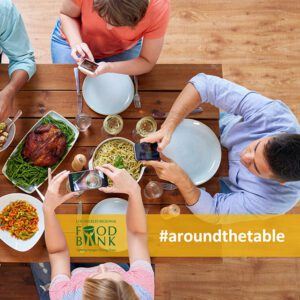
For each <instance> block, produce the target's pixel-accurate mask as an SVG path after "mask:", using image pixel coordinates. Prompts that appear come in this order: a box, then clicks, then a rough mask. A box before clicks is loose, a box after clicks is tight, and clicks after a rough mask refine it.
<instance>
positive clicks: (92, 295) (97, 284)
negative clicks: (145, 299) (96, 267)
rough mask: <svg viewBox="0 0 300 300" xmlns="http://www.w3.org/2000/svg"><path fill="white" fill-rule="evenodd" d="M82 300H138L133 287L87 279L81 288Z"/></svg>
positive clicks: (120, 283) (104, 280)
mask: <svg viewBox="0 0 300 300" xmlns="http://www.w3.org/2000/svg"><path fill="white" fill-rule="evenodd" d="M82 299H83V300H95V299H103V300H139V298H138V296H137V295H136V293H135V291H134V289H133V287H132V286H131V285H130V284H128V283H127V282H125V281H123V280H122V281H115V280H111V279H94V278H87V279H86V280H85V282H84V286H83V297H82Z"/></svg>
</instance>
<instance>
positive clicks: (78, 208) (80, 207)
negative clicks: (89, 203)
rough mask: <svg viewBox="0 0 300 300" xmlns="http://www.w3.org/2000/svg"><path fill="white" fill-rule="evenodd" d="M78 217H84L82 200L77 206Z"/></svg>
mask: <svg viewBox="0 0 300 300" xmlns="http://www.w3.org/2000/svg"><path fill="white" fill-rule="evenodd" d="M77 215H82V201H81V200H80V201H79V202H78V204H77Z"/></svg>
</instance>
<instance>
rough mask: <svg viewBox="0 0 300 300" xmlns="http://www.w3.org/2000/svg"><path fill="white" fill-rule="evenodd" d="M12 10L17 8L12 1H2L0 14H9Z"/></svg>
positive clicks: (0, 2)
mask: <svg viewBox="0 0 300 300" xmlns="http://www.w3.org/2000/svg"><path fill="white" fill-rule="evenodd" d="M12 9H15V6H14V5H13V3H12V2H11V0H1V1H0V13H1V14H5V13H8V12H9V11H11V10H12Z"/></svg>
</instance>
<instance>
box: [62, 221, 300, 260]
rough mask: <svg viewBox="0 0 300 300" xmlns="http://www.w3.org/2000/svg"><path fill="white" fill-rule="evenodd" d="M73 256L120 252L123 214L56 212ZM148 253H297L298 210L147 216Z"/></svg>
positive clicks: (299, 245) (299, 246)
mask: <svg viewBox="0 0 300 300" xmlns="http://www.w3.org/2000/svg"><path fill="white" fill-rule="evenodd" d="M58 218H59V221H60V223H61V226H62V228H63V231H64V233H65V236H66V238H67V242H68V245H69V250H70V255H71V256H72V257H82V256H90V257H125V256H127V255H128V253H127V238H126V217H125V216H123V215H58ZM147 220H148V236H149V250H150V255H151V256H152V257H300V215H280V216H270V215H267V216H265V215H263V216H262V215H260V216H249V215H230V216H213V215H179V216H176V217H173V218H168V217H167V218H166V217H163V216H161V215H148V216H147Z"/></svg>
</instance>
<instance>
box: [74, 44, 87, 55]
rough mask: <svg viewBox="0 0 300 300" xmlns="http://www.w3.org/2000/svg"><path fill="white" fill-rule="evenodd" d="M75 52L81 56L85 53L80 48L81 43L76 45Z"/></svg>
mask: <svg viewBox="0 0 300 300" xmlns="http://www.w3.org/2000/svg"><path fill="white" fill-rule="evenodd" d="M76 52H77V53H78V54H79V55H80V56H82V57H85V56H86V55H85V52H84V51H83V50H82V48H81V45H77V46H76Z"/></svg>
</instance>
